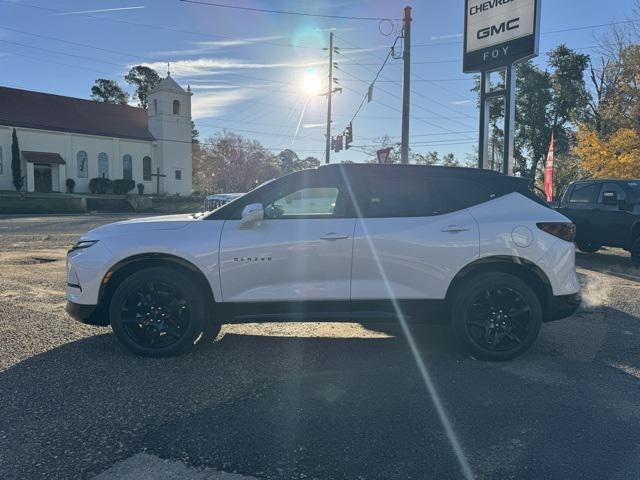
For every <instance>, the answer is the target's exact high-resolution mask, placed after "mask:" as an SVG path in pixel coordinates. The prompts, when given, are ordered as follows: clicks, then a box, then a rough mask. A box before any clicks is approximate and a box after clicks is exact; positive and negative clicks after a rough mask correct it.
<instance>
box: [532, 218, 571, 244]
mask: <svg viewBox="0 0 640 480" xmlns="http://www.w3.org/2000/svg"><path fill="white" fill-rule="evenodd" d="M538 228H539V229H540V230H542V231H543V232H547V233H548V234H550V235H553V236H554V237H558V238H561V239H562V240H566V241H567V242H573V241H574V240H575V238H576V226H575V225H574V224H573V223H568V222H542V223H538Z"/></svg>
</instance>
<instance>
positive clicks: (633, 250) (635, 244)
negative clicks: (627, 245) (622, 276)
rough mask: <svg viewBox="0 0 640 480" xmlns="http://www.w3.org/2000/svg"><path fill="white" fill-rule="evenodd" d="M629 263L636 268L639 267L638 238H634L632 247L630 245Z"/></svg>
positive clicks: (639, 247)
mask: <svg viewBox="0 0 640 480" xmlns="http://www.w3.org/2000/svg"><path fill="white" fill-rule="evenodd" d="M631 262H633V264H634V265H635V266H636V267H640V237H638V238H636V240H635V242H633V245H631Z"/></svg>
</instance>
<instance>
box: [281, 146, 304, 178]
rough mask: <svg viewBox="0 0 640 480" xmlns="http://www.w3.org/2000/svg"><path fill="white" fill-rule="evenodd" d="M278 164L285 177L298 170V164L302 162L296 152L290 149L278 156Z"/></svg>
mask: <svg viewBox="0 0 640 480" xmlns="http://www.w3.org/2000/svg"><path fill="white" fill-rule="evenodd" d="M277 158H278V162H279V163H280V170H281V171H282V173H283V174H284V175H286V174H287V173H291V172H293V171H295V170H297V169H296V163H298V162H299V161H300V159H299V158H298V155H297V154H296V152H294V151H293V150H290V149H288V148H287V149H285V150H283V151H281V152H280V153H279V154H278V157H277Z"/></svg>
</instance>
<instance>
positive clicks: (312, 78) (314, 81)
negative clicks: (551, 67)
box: [302, 69, 322, 96]
mask: <svg viewBox="0 0 640 480" xmlns="http://www.w3.org/2000/svg"><path fill="white" fill-rule="evenodd" d="M302 90H303V91H304V93H305V94H306V95H309V96H312V95H319V94H320V93H322V79H321V78H320V75H319V74H318V71H317V70H315V69H311V70H307V71H306V72H305V75H304V77H303V79H302Z"/></svg>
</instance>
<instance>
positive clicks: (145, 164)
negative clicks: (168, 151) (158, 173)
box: [142, 157, 151, 181]
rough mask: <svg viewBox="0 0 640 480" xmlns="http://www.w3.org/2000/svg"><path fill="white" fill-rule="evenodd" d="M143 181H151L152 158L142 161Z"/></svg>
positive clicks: (145, 158)
mask: <svg viewBox="0 0 640 480" xmlns="http://www.w3.org/2000/svg"><path fill="white" fill-rule="evenodd" d="M142 180H145V181H149V180H151V157H144V158H143V159H142Z"/></svg>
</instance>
